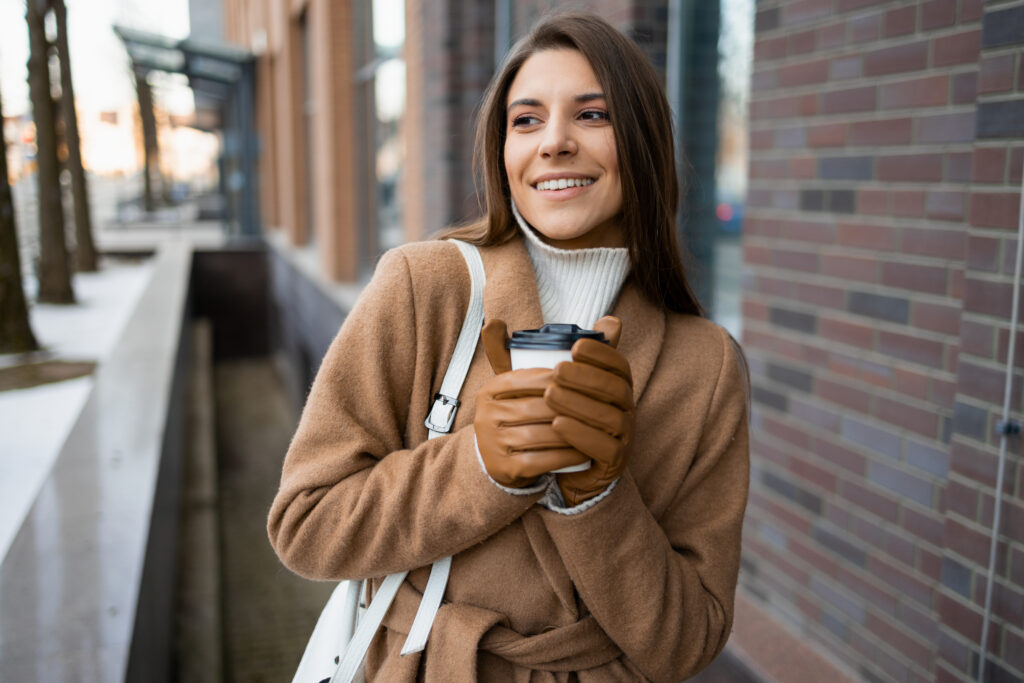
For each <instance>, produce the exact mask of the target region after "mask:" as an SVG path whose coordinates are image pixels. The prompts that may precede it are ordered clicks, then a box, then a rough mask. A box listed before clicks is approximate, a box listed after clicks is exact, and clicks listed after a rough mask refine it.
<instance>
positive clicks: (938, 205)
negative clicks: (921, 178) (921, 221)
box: [925, 190, 964, 221]
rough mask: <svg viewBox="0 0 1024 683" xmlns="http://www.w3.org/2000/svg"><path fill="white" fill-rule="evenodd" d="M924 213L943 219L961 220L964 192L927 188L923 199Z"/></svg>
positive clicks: (929, 216)
mask: <svg viewBox="0 0 1024 683" xmlns="http://www.w3.org/2000/svg"><path fill="white" fill-rule="evenodd" d="M925 215H926V216H928V218H936V219H938V220H945V221H959V220H963V217H964V193H963V192H961V191H953V192H946V191H941V190H929V191H928V195H927V198H926V199H925Z"/></svg>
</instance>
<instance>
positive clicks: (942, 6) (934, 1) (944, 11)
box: [921, 0, 956, 31]
mask: <svg viewBox="0 0 1024 683" xmlns="http://www.w3.org/2000/svg"><path fill="white" fill-rule="evenodd" d="M954 23H956V0H929V1H928V2H925V3H921V29H922V30H925V31H930V30H932V29H936V28H943V27H945V26H952V25H953V24H954Z"/></svg>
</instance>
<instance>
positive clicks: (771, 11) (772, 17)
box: [754, 7, 779, 33]
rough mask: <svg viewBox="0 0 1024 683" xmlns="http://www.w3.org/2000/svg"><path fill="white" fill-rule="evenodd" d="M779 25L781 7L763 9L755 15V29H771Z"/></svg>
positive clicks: (757, 30)
mask: <svg viewBox="0 0 1024 683" xmlns="http://www.w3.org/2000/svg"><path fill="white" fill-rule="evenodd" d="M778 27H779V8H778V7H770V8H768V9H763V10H761V11H760V12H758V13H757V14H756V15H755V16H754V31H755V32H756V33H761V32H762V31H771V30H772V29H776V28H778Z"/></svg>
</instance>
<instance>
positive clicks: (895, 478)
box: [868, 461, 934, 506]
mask: <svg viewBox="0 0 1024 683" xmlns="http://www.w3.org/2000/svg"><path fill="white" fill-rule="evenodd" d="M868 481H871V482H874V483H876V484H878V485H879V486H881V487H882V488H884V489H888V490H889V491H892V492H893V493H896V494H899V495H901V496H906V497H907V498H910V499H911V500H914V501H917V502H918V503H920V504H921V505H928V506H931V505H932V498H933V493H934V488H933V487H932V485H931V484H930V483H928V482H927V481H925V480H923V479H919V478H917V477H915V476H914V475H912V474H910V473H909V472H904V471H903V470H899V469H896V468H895V467H890V466H889V465H886V464H885V463H882V462H877V461H869V462H868Z"/></svg>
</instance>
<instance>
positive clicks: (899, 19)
mask: <svg viewBox="0 0 1024 683" xmlns="http://www.w3.org/2000/svg"><path fill="white" fill-rule="evenodd" d="M916 27H917V7H915V6H910V7H900V8H897V9H892V10H889V11H888V12H886V13H885V23H884V26H883V29H882V34H883V35H884V36H885V37H886V38H892V37H894V36H904V35H907V34H908V33H913V32H914V31H915V29H916Z"/></svg>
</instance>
